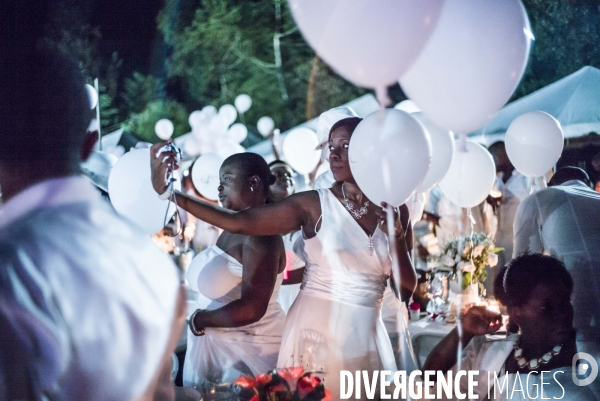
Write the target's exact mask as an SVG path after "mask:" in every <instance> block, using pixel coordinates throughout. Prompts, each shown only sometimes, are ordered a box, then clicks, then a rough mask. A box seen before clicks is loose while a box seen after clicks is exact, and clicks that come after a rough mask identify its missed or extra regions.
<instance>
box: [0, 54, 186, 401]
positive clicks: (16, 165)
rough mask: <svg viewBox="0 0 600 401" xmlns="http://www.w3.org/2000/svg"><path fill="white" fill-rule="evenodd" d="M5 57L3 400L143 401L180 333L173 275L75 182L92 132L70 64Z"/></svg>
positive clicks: (0, 288) (0, 71) (0, 132)
mask: <svg viewBox="0 0 600 401" xmlns="http://www.w3.org/2000/svg"><path fill="white" fill-rule="evenodd" d="M13 48H14V49H15V54H12V55H6V57H5V58H3V62H2V63H0V136H1V137H2V146H0V187H1V188H2V201H3V203H4V204H3V207H2V209H1V210H0V327H1V328H0V399H2V400H25V399H27V400H38V399H57V400H59V399H60V400H102V401H104V400H119V401H121V400H130V399H136V398H140V397H144V399H150V398H152V397H153V396H155V394H156V391H155V390H157V389H158V388H159V387H160V386H159V385H158V383H159V382H160V383H161V384H162V383H164V381H163V380H161V379H162V378H163V377H164V375H162V376H161V375H160V373H163V372H164V369H163V368H164V367H165V366H166V363H165V362H167V361H169V360H170V359H169V357H170V353H171V352H172V349H173V348H174V345H173V344H174V342H176V340H177V338H178V335H179V334H180V330H181V326H180V324H181V323H182V322H181V315H180V312H181V305H182V302H184V301H182V298H181V295H180V294H181V292H180V286H179V281H178V277H177V274H176V271H175V267H174V266H173V264H172V263H171V262H170V261H169V260H168V258H167V257H166V255H164V254H162V253H161V252H160V251H158V249H156V248H155V247H154V245H153V243H152V241H151V240H150V238H147V237H146V236H144V235H143V234H141V233H140V232H138V231H137V230H136V229H135V228H132V227H130V226H129V224H128V223H127V222H125V221H123V220H122V219H121V218H119V217H118V216H117V215H116V214H115V212H114V211H113V210H112V208H111V207H110V205H109V204H108V203H106V202H105V201H103V200H102V199H101V198H100V196H99V194H98V193H97V192H96V190H95V189H94V188H93V187H92V186H91V184H90V183H88V182H87V181H86V178H83V177H81V175H80V167H79V166H80V162H81V161H82V160H85V159H87V158H88V157H89V155H90V154H91V152H92V149H93V147H94V143H95V141H96V139H97V133H94V134H91V133H88V134H86V129H87V127H88V125H89V122H90V117H91V116H90V110H89V101H88V99H87V94H86V91H85V88H84V83H85V82H84V79H83V76H82V74H81V72H80V71H79V69H78V66H77V64H76V63H74V62H73V61H69V60H67V59H65V58H63V57H62V56H59V55H57V53H56V52H53V51H48V50H43V51H40V50H35V49H34V47H30V48H26V47H20V46H13ZM178 294H179V295H180V296H179V298H178ZM178 325H179V326H178ZM159 376H160V378H159ZM170 390H172V386H171V389H170ZM162 399H165V398H164V397H163V398H162ZM166 399H168V397H167V398H166Z"/></svg>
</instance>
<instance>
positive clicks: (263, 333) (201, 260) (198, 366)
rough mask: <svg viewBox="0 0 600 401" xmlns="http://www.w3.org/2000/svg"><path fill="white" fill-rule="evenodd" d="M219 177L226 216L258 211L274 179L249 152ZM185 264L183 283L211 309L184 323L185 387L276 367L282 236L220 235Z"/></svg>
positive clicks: (280, 323) (282, 315) (230, 160)
mask: <svg viewBox="0 0 600 401" xmlns="http://www.w3.org/2000/svg"><path fill="white" fill-rule="evenodd" d="M219 175H220V183H221V184H220V185H219V200H220V201H221V204H222V205H223V207H224V208H226V209H227V210H228V211H229V212H231V213H235V212H238V211H240V210H245V209H251V208H256V207H258V206H261V205H264V204H265V201H266V197H267V191H268V187H269V185H270V184H271V183H272V181H273V180H274V177H273V175H272V174H271V172H270V170H269V168H268V166H267V163H266V162H265V161H264V160H263V158H262V157H260V156H258V155H256V154H254V153H241V154H236V155H233V156H231V157H229V158H227V159H226V160H225V161H224V162H223V165H222V166H221V169H220V172H219ZM192 265H193V266H190V269H189V271H188V276H187V279H188V281H190V282H192V284H191V285H192V286H193V287H195V288H197V289H198V291H199V292H200V293H201V294H202V295H204V296H205V297H207V298H209V299H212V302H211V303H210V304H209V306H208V307H207V309H206V310H200V309H198V310H196V311H195V312H194V313H193V314H192V315H191V317H190V320H189V330H188V343H187V352H186V359H185V363H184V368H183V383H184V385H185V386H194V385H199V384H202V383H203V382H206V381H210V382H232V381H233V380H235V379H237V378H238V377H239V376H240V375H242V374H248V375H257V374H259V373H265V372H267V371H268V370H270V369H273V368H275V367H276V363H277V355H278V353H279V348H280V344H281V333H282V330H283V324H284V320H285V313H284V312H283V310H282V309H281V308H280V306H279V304H278V303H277V292H278V289H279V286H280V285H281V280H282V277H281V272H282V271H283V269H284V267H285V251H284V247H283V241H282V240H281V237H280V236H278V235H270V236H261V237H254V236H249V235H243V234H236V233H232V232H229V231H227V230H226V231H224V232H223V233H222V234H221V235H220V236H219V239H218V240H217V243H216V245H214V246H212V247H209V248H207V249H205V250H204V251H203V252H201V253H200V254H199V255H198V256H196V260H194V261H193V262H192Z"/></svg>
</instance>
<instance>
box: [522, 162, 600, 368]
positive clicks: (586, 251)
mask: <svg viewBox="0 0 600 401" xmlns="http://www.w3.org/2000/svg"><path fill="white" fill-rule="evenodd" d="M514 231H515V238H514V249H513V256H518V255H520V254H522V253H524V252H543V253H545V254H548V255H552V256H554V257H556V258H557V259H559V260H561V261H562V262H563V263H564V264H565V266H566V267H567V269H568V270H569V272H570V273H571V276H573V282H574V292H573V307H574V309H575V320H574V326H575V328H576V329H577V346H578V348H579V350H580V351H584V352H587V353H589V354H593V355H594V357H595V358H596V359H597V360H599V361H600V194H598V193H597V192H595V191H594V190H593V189H591V188H590V182H589V178H588V176H587V173H586V172H585V171H583V170H582V169H580V168H577V167H563V168H561V169H559V170H558V171H557V172H556V174H554V176H553V177H552V179H551V180H550V182H549V183H548V188H546V189H543V190H541V191H539V192H536V193H534V194H532V195H530V196H529V197H527V198H526V199H525V200H524V201H523V202H521V205H520V206H519V209H518V211H517V216H516V218H515V225H514Z"/></svg>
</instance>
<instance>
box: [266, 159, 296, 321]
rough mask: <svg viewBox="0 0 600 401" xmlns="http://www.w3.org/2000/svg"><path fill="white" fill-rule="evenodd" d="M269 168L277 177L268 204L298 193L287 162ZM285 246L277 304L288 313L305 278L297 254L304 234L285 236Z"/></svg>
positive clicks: (271, 188) (292, 171)
mask: <svg viewBox="0 0 600 401" xmlns="http://www.w3.org/2000/svg"><path fill="white" fill-rule="evenodd" d="M269 168H270V169H271V173H272V174H273V175H274V176H275V182H274V183H273V184H272V185H271V186H270V187H269V197H268V199H267V202H268V203H273V202H279V201H281V200H283V199H285V198H287V197H288V196H290V195H293V194H295V193H296V182H295V180H294V174H295V173H294V170H292V168H291V167H290V166H289V165H288V164H287V163H286V162H284V161H282V160H274V161H272V162H271V163H269ZM283 244H284V246H285V256H286V260H287V262H286V266H285V271H284V272H283V283H282V287H281V289H280V290H279V296H278V297H277V302H279V305H281V308H282V309H283V310H284V311H285V312H286V313H287V312H288V311H289V310H290V307H291V306H292V304H293V303H294V300H295V299H296V297H297V296H298V293H299V292H300V284H301V283H302V277H303V276H304V266H305V265H306V262H305V261H304V260H302V259H300V258H299V257H298V256H297V255H296V253H298V254H301V252H302V248H303V247H304V242H303V241H302V233H301V232H300V231H294V232H291V233H288V234H286V235H284V236H283Z"/></svg>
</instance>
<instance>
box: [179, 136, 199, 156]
mask: <svg viewBox="0 0 600 401" xmlns="http://www.w3.org/2000/svg"><path fill="white" fill-rule="evenodd" d="M200 150H202V142H201V141H199V140H198V139H196V137H194V136H192V137H190V138H188V140H187V141H185V143H184V144H183V151H184V152H185V153H186V154H187V155H188V156H198V155H199V154H200Z"/></svg>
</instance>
